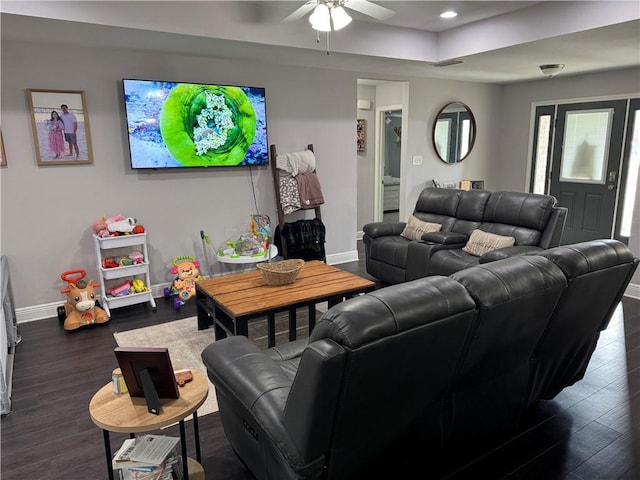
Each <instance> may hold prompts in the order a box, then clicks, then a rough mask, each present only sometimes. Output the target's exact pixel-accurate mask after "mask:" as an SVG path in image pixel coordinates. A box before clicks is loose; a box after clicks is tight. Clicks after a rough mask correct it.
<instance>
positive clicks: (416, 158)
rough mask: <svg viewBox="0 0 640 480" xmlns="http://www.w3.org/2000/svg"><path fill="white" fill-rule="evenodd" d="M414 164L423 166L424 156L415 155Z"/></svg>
mask: <svg viewBox="0 0 640 480" xmlns="http://www.w3.org/2000/svg"><path fill="white" fill-rule="evenodd" d="M413 164H414V165H422V155H414V156H413Z"/></svg>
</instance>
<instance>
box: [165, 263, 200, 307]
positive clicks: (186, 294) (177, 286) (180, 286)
mask: <svg viewBox="0 0 640 480" xmlns="http://www.w3.org/2000/svg"><path fill="white" fill-rule="evenodd" d="M198 267H200V262H198V261H197V260H196V259H195V258H194V257H189V256H185V257H176V258H174V259H173V267H172V268H171V273H172V274H174V275H177V278H176V279H175V280H174V281H173V284H172V285H171V292H170V294H171V295H178V298H180V300H181V301H182V302H186V301H187V300H189V299H190V298H191V297H193V296H194V295H195V294H196V282H199V281H200V280H203V279H204V277H203V276H202V275H200V271H199V270H198Z"/></svg>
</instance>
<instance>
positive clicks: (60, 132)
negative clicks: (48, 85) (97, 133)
mask: <svg viewBox="0 0 640 480" xmlns="http://www.w3.org/2000/svg"><path fill="white" fill-rule="evenodd" d="M27 93H28V97H29V111H30V112H31V126H32V127H33V140H34V144H35V150H36V161H37V163H38V165H40V166H44V165H82V164H91V163H93V158H92V155H91V135H90V132H89V118H88V116H87V107H86V105H85V100H84V92H82V91H73V90H35V89H29V90H27Z"/></svg>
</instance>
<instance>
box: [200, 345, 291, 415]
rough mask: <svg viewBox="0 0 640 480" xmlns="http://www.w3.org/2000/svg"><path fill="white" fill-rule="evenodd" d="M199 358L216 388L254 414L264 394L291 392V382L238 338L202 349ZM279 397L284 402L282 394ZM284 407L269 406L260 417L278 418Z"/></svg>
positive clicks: (271, 361) (276, 365)
mask: <svg viewBox="0 0 640 480" xmlns="http://www.w3.org/2000/svg"><path fill="white" fill-rule="evenodd" d="M201 357H202V361H203V363H204V365H205V366H206V367H207V375H208V377H209V379H210V380H211V382H212V383H213V384H214V385H215V386H216V388H222V389H224V391H225V392H227V394H230V395H231V396H232V397H234V398H235V399H236V400H238V401H239V402H240V403H241V404H242V405H243V406H244V407H245V408H246V409H247V410H249V411H253V410H255V408H256V407H257V406H258V405H259V404H260V402H259V400H260V399H261V398H262V397H264V396H265V394H266V393H267V392H272V391H275V390H281V389H286V390H288V389H290V388H291V384H292V380H291V379H290V378H289V377H288V376H287V375H286V374H285V373H284V372H283V371H282V369H281V368H280V367H279V366H278V364H277V363H276V362H275V361H274V360H273V359H271V358H269V356H268V355H266V354H265V353H264V351H262V350H261V349H260V348H258V347H257V346H256V345H255V344H254V343H253V342H252V341H251V340H249V339H248V338H247V337H244V336H241V335H238V336H233V337H228V338H225V339H222V340H218V341H216V342H215V343H212V344H211V345H209V346H208V347H206V348H205V349H204V350H203V351H202V354H201ZM281 397H282V398H284V399H286V394H285V395H281ZM284 406H285V402H284V401H282V404H281V405H277V408H273V407H275V405H271V408H270V409H265V412H264V413H265V414H278V415H279V416H281V415H282V413H283V411H284ZM257 413H258V412H255V411H254V414H257ZM279 421H280V419H278V422H279ZM269 423H271V422H269Z"/></svg>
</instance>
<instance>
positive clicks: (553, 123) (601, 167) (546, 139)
mask: <svg viewBox="0 0 640 480" xmlns="http://www.w3.org/2000/svg"><path fill="white" fill-rule="evenodd" d="M637 112H638V101H637V100H632V101H629V100H628V99H622V100H607V101H593V102H581V103H571V104H561V105H560V104H559V105H545V106H540V107H537V109H536V116H535V118H536V121H535V125H534V149H533V150H534V153H533V155H534V157H533V161H532V165H533V171H532V175H531V190H532V191H533V192H534V193H549V194H550V195H553V196H554V197H556V198H557V199H558V204H559V205H561V206H563V207H567V209H568V215H567V221H566V224H565V229H564V233H563V237H562V243H563V244H569V243H577V242H583V241H588V240H594V239H598V238H617V239H619V240H621V241H624V242H628V236H629V227H628V225H627V224H628V223H629V221H626V220H625V219H628V218H630V217H631V215H632V212H633V207H634V198H635V191H636V188H637V183H638V166H637V164H638V160H637V158H636V157H637V156H638V153H637V152H638V145H637V141H636V144H635V147H634V146H633V145H634V142H633V139H634V138H637V137H638V134H637V132H638V129H639V128H640V125H638V122H637V121H636V120H635V119H636V118H637ZM625 138H626V139H627V142H625ZM625 143H626V145H627V146H626V148H625Z"/></svg>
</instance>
